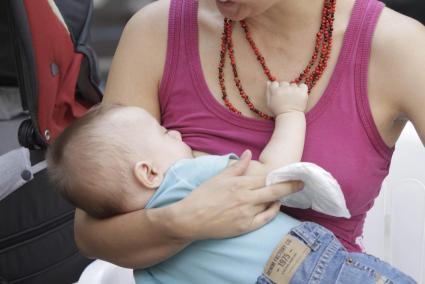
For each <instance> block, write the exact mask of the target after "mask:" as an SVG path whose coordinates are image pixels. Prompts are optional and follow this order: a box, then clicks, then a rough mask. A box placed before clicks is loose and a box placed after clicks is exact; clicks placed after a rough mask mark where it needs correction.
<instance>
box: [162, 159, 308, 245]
mask: <svg viewBox="0 0 425 284" xmlns="http://www.w3.org/2000/svg"><path fill="white" fill-rule="evenodd" d="M250 161H251V153H250V152H249V151H245V152H244V154H242V156H241V159H240V160H239V161H238V162H236V163H234V164H232V165H230V166H228V167H227V168H226V169H225V170H224V171H223V172H221V173H220V174H219V175H217V176H215V177H214V178H212V179H210V180H209V181H207V182H205V183H203V184H202V185H201V186H200V187H199V188H197V189H196V190H194V191H193V192H192V193H191V194H190V195H188V196H187V197H186V198H185V199H183V200H182V201H180V202H178V203H175V204H173V205H171V206H170V209H171V210H170V211H171V212H172V214H170V215H171V216H172V217H171V218H173V219H174V220H173V221H172V223H173V224H175V230H176V231H175V234H174V235H175V236H179V237H180V238H181V239H183V240H187V241H193V240H201V239H210V238H227V237H233V236H238V235H241V234H243V233H247V232H250V231H253V230H255V229H257V228H259V227H261V226H263V225H264V224H266V223H267V222H269V221H270V220H272V219H273V218H274V217H275V216H276V215H277V213H278V212H279V208H280V202H279V201H277V200H279V199H280V198H281V197H283V196H286V195H288V194H291V193H294V192H296V191H298V190H299V189H300V188H301V186H302V184H300V182H289V183H282V184H278V185H273V186H268V187H265V186H264V183H265V177H264V176H243V174H244V173H245V172H246V170H247V168H248V166H249V164H250Z"/></svg>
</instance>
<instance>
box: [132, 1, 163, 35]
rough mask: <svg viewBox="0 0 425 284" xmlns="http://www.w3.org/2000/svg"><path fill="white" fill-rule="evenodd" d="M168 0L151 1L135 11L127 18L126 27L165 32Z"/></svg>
mask: <svg viewBox="0 0 425 284" xmlns="http://www.w3.org/2000/svg"><path fill="white" fill-rule="evenodd" d="M169 8H170V0H159V1H154V2H151V3H149V4H147V5H145V6H143V8H141V9H140V10H139V11H137V12H136V13H135V14H134V15H133V16H132V17H131V19H130V20H129V22H128V23H127V25H126V29H128V28H129V27H130V28H135V29H143V30H146V31H151V32H154V33H158V32H161V31H162V32H166V31H167V23H168V11H169Z"/></svg>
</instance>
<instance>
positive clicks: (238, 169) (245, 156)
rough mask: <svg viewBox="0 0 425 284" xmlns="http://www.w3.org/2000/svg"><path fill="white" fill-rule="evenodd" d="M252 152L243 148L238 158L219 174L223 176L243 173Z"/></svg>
mask: <svg viewBox="0 0 425 284" xmlns="http://www.w3.org/2000/svg"><path fill="white" fill-rule="evenodd" d="M251 158H252V153H251V151H250V150H245V151H244V152H243V153H242V155H241V157H240V159H239V160H238V161H237V162H236V163H233V164H231V165H230V166H228V167H227V168H225V169H224V170H223V171H222V172H221V173H220V174H219V175H220V176H222V177H224V176H241V175H243V174H244V173H245V172H246V170H247V169H248V167H249V163H250V162H251Z"/></svg>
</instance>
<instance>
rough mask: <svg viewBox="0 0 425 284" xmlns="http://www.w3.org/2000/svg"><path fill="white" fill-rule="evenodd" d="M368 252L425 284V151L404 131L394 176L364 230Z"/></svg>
mask: <svg viewBox="0 0 425 284" xmlns="http://www.w3.org/2000/svg"><path fill="white" fill-rule="evenodd" d="M363 244H364V246H365V250H366V252H368V253H370V254H372V255H375V256H378V257H379V258H381V259H383V260H385V261H387V262H388V263H391V264H392V265H393V266H395V267H397V268H399V269H400V270H402V271H404V272H405V273H407V274H408V275H410V276H412V277H413V278H414V279H415V280H416V281H418V283H425V148H424V147H423V145H422V143H421V141H420V139H419V137H418V136H417V134H416V132H415V130H414V128H413V126H412V124H408V125H407V126H406V128H405V129H404V131H403V133H402V135H401V137H400V139H399V141H398V143H397V145H396V151H395V153H394V156H393V160H392V164H391V168H390V173H389V175H388V177H387V178H386V179H385V181H384V184H383V186H382V191H381V194H380V196H379V197H378V198H377V200H376V202H375V205H374V207H373V208H372V209H371V211H370V212H369V214H368V216H367V218H366V223H365V227H364V239H363Z"/></svg>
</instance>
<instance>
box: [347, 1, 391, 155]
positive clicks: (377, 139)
mask: <svg viewBox="0 0 425 284" xmlns="http://www.w3.org/2000/svg"><path fill="white" fill-rule="evenodd" d="M357 1H361V2H363V3H362V6H363V7H364V10H363V13H362V14H363V17H362V18H363V20H362V24H361V26H360V29H359V34H358V40H357V44H356V46H355V48H354V52H353V56H355V57H354V63H355V69H354V88H355V96H356V103H357V109H358V111H359V114H360V118H361V120H362V123H363V126H364V128H365V130H366V132H367V135H368V136H369V139H370V140H371V143H372V144H373V146H374V147H375V148H376V150H377V151H378V153H379V154H380V155H381V156H382V157H383V158H384V159H386V160H387V161H388V162H389V161H390V160H391V156H392V152H393V149H391V148H389V147H388V146H387V145H386V144H385V142H384V140H383V139H382V137H381V135H380V134H379V131H378V128H377V127H376V124H375V122H374V120H373V116H372V112H371V109H370V104H369V98H368V73H369V72H368V70H369V62H370V55H371V49H372V41H373V34H374V31H375V28H376V25H377V22H378V19H379V16H380V14H381V12H382V10H383V8H384V7H385V5H384V4H383V3H382V2H379V1H377V0H357Z"/></svg>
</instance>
